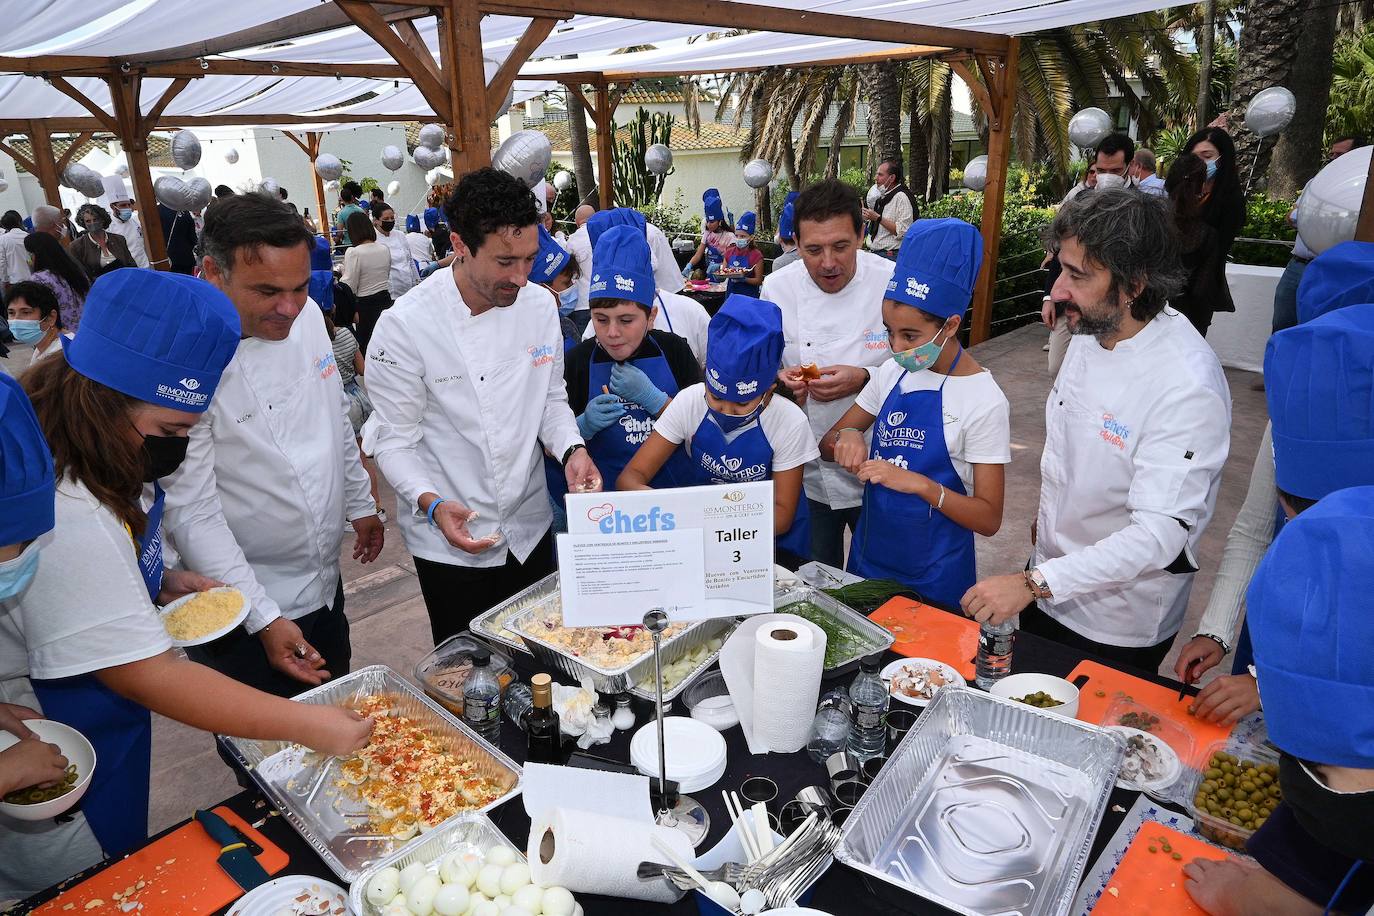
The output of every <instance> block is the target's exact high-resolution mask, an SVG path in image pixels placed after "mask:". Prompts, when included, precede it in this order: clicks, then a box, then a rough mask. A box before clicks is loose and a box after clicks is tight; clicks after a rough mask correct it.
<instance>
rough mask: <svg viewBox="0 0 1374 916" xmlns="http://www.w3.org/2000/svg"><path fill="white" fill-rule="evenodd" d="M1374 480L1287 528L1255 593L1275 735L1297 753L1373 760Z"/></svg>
mask: <svg viewBox="0 0 1374 916" xmlns="http://www.w3.org/2000/svg"><path fill="white" fill-rule="evenodd" d="M1371 593H1374V487H1353V488H1351V489H1347V490H1341V491H1339V492H1336V493H1332V494H1331V495H1330V496H1328V497H1326V498H1325V499H1323V500H1322V501H1321V502H1319V503H1317V504H1316V505H1315V506H1313V507H1312V508H1310V509H1308V510H1307V511H1305V512H1303V513H1302V514H1301V515H1299V516H1298V517H1297V518H1295V519H1293V520H1292V521H1290V522H1288V523H1287V524H1285V525H1284V526H1283V530H1282V531H1281V532H1279V536H1278V537H1277V538H1275V539H1274V544H1273V546H1272V547H1270V548H1269V552H1268V553H1267V554H1265V556H1264V559H1263V560H1262V561H1260V565H1259V568H1258V569H1256V570H1255V575H1254V576H1253V577H1252V578H1251V579H1250V589H1249V591H1248V592H1247V593H1246V597H1245V600H1246V606H1247V608H1248V611H1247V613H1248V614H1249V619H1250V632H1251V635H1252V636H1253V637H1254V642H1255V668H1256V670H1257V671H1258V674H1259V689H1260V700H1261V701H1262V702H1263V704H1264V721H1265V724H1266V725H1267V726H1268V727H1269V739H1270V740H1271V741H1273V742H1274V743H1275V744H1276V745H1278V746H1279V748H1281V749H1282V750H1284V751H1287V752H1288V753H1289V754H1292V755H1293V756H1294V757H1300V758H1302V759H1304V760H1311V761H1313V762H1315V763H1326V764H1332V765H1334V766H1348V767H1359V768H1361V769H1367V768H1369V767H1370V766H1374V716H1370V715H1369V711H1370V710H1371V709H1374V656H1371V655H1370V652H1369V647H1370V646H1371V645H1374V614H1371V613H1370V611H1369V596H1370V594H1371Z"/></svg>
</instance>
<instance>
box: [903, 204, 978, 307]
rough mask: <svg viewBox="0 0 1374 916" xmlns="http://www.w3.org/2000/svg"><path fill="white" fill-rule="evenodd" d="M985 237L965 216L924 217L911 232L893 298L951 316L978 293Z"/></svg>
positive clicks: (904, 249) (908, 235)
mask: <svg viewBox="0 0 1374 916" xmlns="http://www.w3.org/2000/svg"><path fill="white" fill-rule="evenodd" d="M982 263H983V237H982V236H981V235H979V234H978V230H977V229H975V228H973V226H972V225H970V224H969V223H966V222H964V221H963V220H961V219H950V218H945V219H918V220H917V221H916V222H914V223H912V224H911V228H910V229H908V230H907V231H906V238H904V239H902V248H901V250H900V251H898V252H897V267H896V269H895V270H893V272H892V279H891V280H889V281H888V284H887V298H889V299H895V300H896V301H898V302H900V303H902V304H903V305H910V306H914V307H916V308H918V309H921V310H923V311H926V312H930V313H931V314H932V315H938V316H939V317H941V318H948V317H949V316H951V315H962V314H964V310H965V309H967V308H968V304H969V301H970V300H971V299H972V298H973V284H974V282H975V281H976V280H977V279H978V268H979V267H980V266H981V265H982Z"/></svg>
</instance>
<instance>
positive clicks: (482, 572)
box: [412, 531, 554, 646]
mask: <svg viewBox="0 0 1374 916" xmlns="http://www.w3.org/2000/svg"><path fill="white" fill-rule="evenodd" d="M412 559H413V560H414V561H415V572H416V574H417V575H418V576H419V577H420V594H422V595H423V596H424V599H425V608H426V609H427V610H428V611H429V628H430V632H431V633H432V635H433V636H434V644H435V645H436V646H437V645H438V644H439V643H441V642H443V641H444V640H445V639H448V638H449V637H450V636H452V635H453V634H455V633H457V632H459V631H460V630H466V629H467V628H468V624H469V623H471V622H472V618H474V617H476V616H477V615H478V614H481V613H482V612H483V611H487V610H490V609H491V608H492V607H494V606H496V605H498V604H500V603H501V602H502V601H505V600H506V599H507V598H509V597H511V596H512V595H514V594H516V593H517V592H519V591H521V590H522V589H524V588H526V587H527V586H530V585H533V584H534V583H536V582H538V581H539V580H540V579H542V578H544V577H545V576H547V575H548V574H549V573H551V572H553V569H554V565H553V532H551V531H546V532H545V533H544V536H543V537H542V538H540V539H539V543H538V544H536V545H535V548H534V550H533V551H532V552H531V553H530V555H529V556H528V557H526V558H525V562H524V563H521V562H520V561H519V560H517V559H516V558H515V554H514V553H509V554H507V555H506V562H505V563H503V564H502V565H500V566H483V567H475V566H455V565H453V564H452V563H436V562H434V561H433V560H425V559H422V558H421V557H412Z"/></svg>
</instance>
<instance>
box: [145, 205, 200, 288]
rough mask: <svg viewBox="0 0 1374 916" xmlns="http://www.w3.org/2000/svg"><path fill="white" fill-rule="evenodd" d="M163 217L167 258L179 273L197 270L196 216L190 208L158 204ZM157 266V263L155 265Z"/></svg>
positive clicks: (158, 211)
mask: <svg viewBox="0 0 1374 916" xmlns="http://www.w3.org/2000/svg"><path fill="white" fill-rule="evenodd" d="M157 215H158V216H160V217H162V238H163V240H164V242H165V243H166V245H167V260H168V261H169V262H170V264H171V268H172V270H174V271H176V272H177V273H179V274H194V273H195V272H196V218H195V217H194V216H192V215H191V213H190V211H189V210H173V209H172V208H171V207H164V206H163V205H162V204H158V205H157ZM154 266H156V265H154Z"/></svg>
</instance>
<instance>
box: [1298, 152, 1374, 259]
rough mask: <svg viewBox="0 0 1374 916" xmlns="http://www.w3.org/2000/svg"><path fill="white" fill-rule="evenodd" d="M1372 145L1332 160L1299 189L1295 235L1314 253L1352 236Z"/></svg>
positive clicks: (1357, 217) (1366, 177) (1367, 174)
mask: <svg viewBox="0 0 1374 916" xmlns="http://www.w3.org/2000/svg"><path fill="white" fill-rule="evenodd" d="M1371 151H1374V146H1362V147H1360V148H1359V149H1357V150H1352V151H1351V152H1348V153H1346V154H1345V155H1344V156H1341V157H1339V158H1338V159H1334V160H1332V161H1331V162H1330V163H1329V164H1328V165H1327V166H1326V168H1324V169H1322V170H1321V171H1320V172H1318V173H1317V177H1315V178H1313V179H1312V180H1311V181H1309V182H1308V183H1307V187H1305V188H1303V191H1302V197H1300V198H1298V214H1297V217H1296V218H1295V221H1296V222H1297V224H1298V235H1300V236H1302V240H1303V242H1304V243H1305V244H1306V245H1307V247H1308V248H1311V249H1312V250H1313V251H1314V252H1316V253H1317V254H1321V253H1322V252H1323V251H1325V250H1326V249H1328V248H1330V247H1331V246H1333V245H1339V244H1340V243H1341V242H1348V241H1350V240H1351V239H1353V238H1354V237H1355V223H1356V222H1357V221H1358V220H1359V218H1360V204H1361V202H1362V201H1363V200H1364V186H1365V183H1366V182H1367V181H1368V178H1369V157H1370V153H1371Z"/></svg>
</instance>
